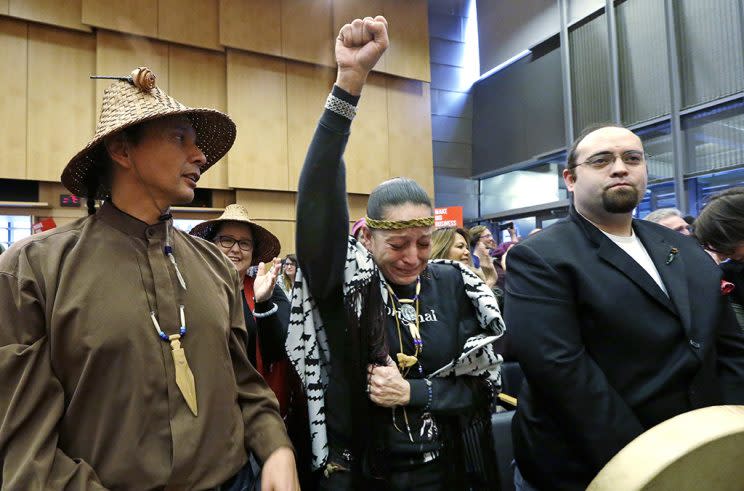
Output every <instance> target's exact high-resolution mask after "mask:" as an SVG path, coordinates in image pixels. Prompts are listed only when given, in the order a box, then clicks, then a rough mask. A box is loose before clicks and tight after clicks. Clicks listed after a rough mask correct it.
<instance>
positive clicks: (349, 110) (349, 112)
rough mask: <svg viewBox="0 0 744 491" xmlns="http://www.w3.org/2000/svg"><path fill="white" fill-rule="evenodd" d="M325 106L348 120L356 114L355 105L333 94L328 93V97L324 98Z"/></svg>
mask: <svg viewBox="0 0 744 491" xmlns="http://www.w3.org/2000/svg"><path fill="white" fill-rule="evenodd" d="M325 108H326V109H328V110H329V111H333V112H334V113H336V114H338V115H339V116H343V117H345V118H346V119H348V120H352V119H354V116H356V110H357V108H356V106H354V105H352V104H349V103H348V102H346V101H345V100H343V99H339V98H338V97H336V96H335V95H333V94H328V99H326V103H325Z"/></svg>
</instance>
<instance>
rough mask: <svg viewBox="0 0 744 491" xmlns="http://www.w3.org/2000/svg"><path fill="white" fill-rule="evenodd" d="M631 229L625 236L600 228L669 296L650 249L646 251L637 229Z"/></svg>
mask: <svg viewBox="0 0 744 491" xmlns="http://www.w3.org/2000/svg"><path fill="white" fill-rule="evenodd" d="M630 230H631V232H630V237H623V236H620V235H612V234H608V233H607V232H605V231H604V230H602V229H599V231H600V232H602V233H603V234H605V235H606V236H607V237H608V238H609V239H610V240H611V241H612V242H614V243H615V244H617V245H618V247H620V249H622V250H624V251H625V252H627V253H628V255H629V256H630V257H632V258H633V259H635V261H636V262H637V263H638V264H640V266H641V267H642V268H643V269H645V270H646V272H647V273H648V274H649V276H651V278H653V279H654V281H655V282H656V284H657V285H659V288H661V290H662V291H663V292H664V294H665V295H666V296H667V297H668V296H669V293H667V289H666V287H665V286H664V282H663V281H661V276H660V275H659V270H657V269H656V266H655V265H654V262H653V261H652V260H651V256H649V255H648V251H646V248H645V247H644V246H643V243H642V242H641V239H639V238H638V236H637V235H636V234H635V230H633V229H632V228H631V229H630Z"/></svg>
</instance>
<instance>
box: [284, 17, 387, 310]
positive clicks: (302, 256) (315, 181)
mask: <svg viewBox="0 0 744 491" xmlns="http://www.w3.org/2000/svg"><path fill="white" fill-rule="evenodd" d="M387 46H388V37H387V21H386V20H385V18H384V17H382V16H377V17H375V18H374V19H373V18H372V17H366V18H364V19H356V20H354V21H353V22H352V23H350V24H346V25H345V26H343V27H342V28H341V30H340V31H339V34H338V37H337V38H336V48H335V52H336V62H337V64H338V74H337V77H336V83H335V85H334V87H333V91H332V92H331V94H330V96H329V97H328V101H327V102H326V106H325V110H324V111H323V115H322V116H321V118H320V122H319V123H318V127H317V129H316V130H315V135H314V136H313V140H312V142H311V143H310V148H309V149H308V152H307V156H306V157H305V163H304V165H303V167H302V172H301V174H300V182H299V185H298V192H297V230H296V237H297V238H296V240H297V259H298V262H299V263H300V267H301V269H302V272H303V274H304V276H305V278H306V279H307V281H308V284H309V287H310V291H311V292H312V294H313V295H314V296H316V297H319V298H325V297H326V296H328V294H329V293H330V292H332V291H334V290H335V289H336V288H337V287H339V286H340V285H341V283H342V282H343V271H344V263H345V259H346V244H347V235H348V230H349V211H348V206H347V202H346V169H345V167H344V162H343V154H344V149H345V148H346V143H347V141H348V139H349V128H350V127H351V120H352V119H353V117H354V115H355V113H356V105H357V102H358V101H359V96H360V95H361V93H362V87H364V83H365V81H366V80H367V75H368V74H369V72H370V70H372V68H373V67H374V66H375V64H376V63H377V61H378V60H379V59H380V57H381V56H382V54H383V53H384V52H385V50H386V49H387Z"/></svg>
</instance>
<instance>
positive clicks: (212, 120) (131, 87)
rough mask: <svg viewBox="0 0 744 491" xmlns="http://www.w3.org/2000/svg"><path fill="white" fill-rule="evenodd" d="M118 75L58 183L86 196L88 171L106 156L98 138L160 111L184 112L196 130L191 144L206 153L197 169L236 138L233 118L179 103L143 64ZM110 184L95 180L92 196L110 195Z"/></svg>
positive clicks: (167, 113)
mask: <svg viewBox="0 0 744 491" xmlns="http://www.w3.org/2000/svg"><path fill="white" fill-rule="evenodd" d="M93 78H114V79H116V80H117V81H116V82H114V83H113V84H111V86H110V87H109V88H108V89H106V90H105V91H104V92H103V103H102V105H101V117H100V119H99V120H98V124H97V125H96V133H95V135H94V136H93V139H92V140H91V141H90V142H88V144H87V145H86V146H85V148H83V149H82V150H81V151H80V152H78V154H77V155H75V156H74V157H73V158H72V160H70V162H69V163H68V164H67V166H66V167H65V169H64V170H63V171H62V184H64V186H65V187H66V188H67V189H69V190H70V191H71V192H72V193H74V194H76V195H78V196H86V197H91V196H88V192H89V189H88V186H89V185H88V182H89V179H90V177H91V172H100V169H102V168H103V166H104V164H105V163H106V162H104V161H103V159H107V158H108V157H107V155H106V149H105V148H104V145H103V139H104V138H105V137H107V136H109V135H113V134H114V133H116V132H117V131H121V130H123V129H125V128H128V127H130V126H133V125H136V124H139V123H143V122H145V121H151V120H154V119H158V118H161V117H164V116H176V115H184V116H186V117H188V118H189V120H190V121H191V124H192V125H193V126H194V131H195V132H196V145H197V146H198V147H199V148H200V149H201V151H202V152H203V153H204V155H205V157H206V158H207V163H206V165H205V166H204V167H202V168H201V172H202V174H203V173H204V172H206V170H207V169H209V167H211V166H212V165H214V163H215V162H217V161H218V160H220V159H221V158H222V157H223V156H224V155H225V154H226V153H227V151H228V150H230V147H232V144H233V142H234V141H235V123H233V122H232V120H231V119H230V118H229V117H228V116H227V115H226V114H223V113H221V112H219V111H216V110H214V109H194V108H190V107H187V106H184V105H183V104H181V103H180V102H178V101H177V100H175V99H174V98H172V97H170V96H169V95H168V94H166V93H165V92H163V91H162V90H161V89H160V88H159V87H156V85H155V75H154V74H153V73H152V72H151V71H150V70H149V69H148V68H147V67H139V68H135V69H134V70H133V71H132V74H131V76H130V77H93ZM110 192H111V191H110V190H109V189H107V188H105V187H103V183H101V185H99V187H98V192H97V193H96V196H94V198H99V199H103V198H106V197H108V196H109V194H110Z"/></svg>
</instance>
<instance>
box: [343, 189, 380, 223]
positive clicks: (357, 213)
mask: <svg viewBox="0 0 744 491" xmlns="http://www.w3.org/2000/svg"><path fill="white" fill-rule="evenodd" d="M377 184H379V183H377ZM368 199H369V195H366V194H350V195H349V220H350V222H351V224H352V225H353V224H354V222H356V221H357V220H359V219H360V218H362V217H364V216H366V215H367V200H368ZM349 232H351V226H349Z"/></svg>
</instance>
